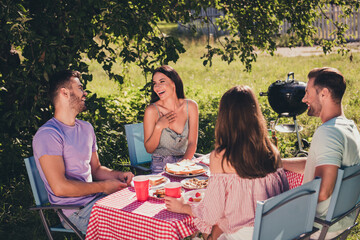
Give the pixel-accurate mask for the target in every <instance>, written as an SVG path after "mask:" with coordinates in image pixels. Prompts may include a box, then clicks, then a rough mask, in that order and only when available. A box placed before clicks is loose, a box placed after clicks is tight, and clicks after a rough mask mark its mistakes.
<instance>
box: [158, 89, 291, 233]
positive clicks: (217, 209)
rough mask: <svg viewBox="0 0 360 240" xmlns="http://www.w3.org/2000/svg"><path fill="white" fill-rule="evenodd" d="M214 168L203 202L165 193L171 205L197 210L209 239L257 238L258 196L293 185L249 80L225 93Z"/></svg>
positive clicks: (265, 196)
mask: <svg viewBox="0 0 360 240" xmlns="http://www.w3.org/2000/svg"><path fill="white" fill-rule="evenodd" d="M210 171H211V176H210V178H209V185H208V187H207V189H206V192H205V196H204V199H203V200H202V201H201V202H200V203H199V204H191V205H190V204H186V203H184V202H183V200H178V199H174V198H170V197H165V200H166V206H167V208H168V210H170V211H173V212H178V213H186V214H189V215H192V216H193V217H194V222H195V225H196V227H197V229H198V230H199V231H201V232H202V233H203V236H204V237H205V239H252V232H253V226H254V217H255V208H256V202H257V201H262V200H265V199H268V198H270V197H273V196H275V195H278V194H280V193H282V192H284V191H287V190H288V189H289V185H288V182H287V179H286V175H285V173H284V170H283V169H282V168H281V159H280V154H279V151H278V149H277V148H276V147H275V146H274V145H273V144H272V143H271V141H270V139H269V138H268V132H267V126H266V121H265V118H264V116H263V115H262V113H261V110H260V107H259V103H258V101H257V99H256V97H255V94H254V92H253V91H252V90H251V88H250V87H248V86H236V87H233V88H231V89H230V90H228V91H227V92H226V93H225V94H224V95H223V97H222V98H221V101H220V107H219V113H218V119H217V122H216V128H215V150H214V151H213V152H212V153H211V154H210Z"/></svg>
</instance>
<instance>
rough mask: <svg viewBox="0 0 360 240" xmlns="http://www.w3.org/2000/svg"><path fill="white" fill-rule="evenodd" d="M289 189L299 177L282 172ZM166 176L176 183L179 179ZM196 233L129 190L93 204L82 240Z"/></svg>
mask: <svg viewBox="0 0 360 240" xmlns="http://www.w3.org/2000/svg"><path fill="white" fill-rule="evenodd" d="M285 173H286V176H287V178H288V181H289V186H290V189H292V188H294V187H297V186H300V185H301V183H302V181H303V175H302V174H298V173H295V172H291V171H285ZM164 175H165V176H167V177H169V178H170V180H171V181H172V182H173V181H180V180H182V179H181V178H175V177H171V176H169V175H166V174H164ZM195 231H196V227H195V225H194V222H193V218H192V217H190V216H188V215H186V214H178V213H172V212H169V211H167V210H166V207H165V204H164V201H163V200H159V199H155V198H151V197H150V198H149V200H148V201H146V202H138V201H137V200H136V196H135V190H134V188H132V187H129V188H126V189H123V190H121V191H118V192H115V193H113V194H111V195H109V196H107V197H105V198H103V199H101V200H99V201H97V202H96V203H95V205H94V206H93V208H92V211H91V216H90V221H89V225H88V229H87V233H86V239H87V240H92V239H101V240H102V239H124V240H126V239H182V238H185V237H187V236H190V235H191V234H193V233H194V232H195Z"/></svg>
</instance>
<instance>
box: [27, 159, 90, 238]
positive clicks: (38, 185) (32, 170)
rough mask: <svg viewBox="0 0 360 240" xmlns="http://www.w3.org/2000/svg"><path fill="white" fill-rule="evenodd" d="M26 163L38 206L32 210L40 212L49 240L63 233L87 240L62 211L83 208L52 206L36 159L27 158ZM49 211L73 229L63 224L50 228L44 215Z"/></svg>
mask: <svg viewBox="0 0 360 240" xmlns="http://www.w3.org/2000/svg"><path fill="white" fill-rule="evenodd" d="M24 161H25V166H26V170H27V173H28V177H29V180H30V185H31V190H32V193H33V196H34V199H35V205H36V206H34V207H31V208H30V210H36V211H39V214H40V219H41V222H42V224H43V226H44V228H45V231H46V234H47V236H48V238H49V239H53V237H52V235H51V232H63V233H75V234H76V235H77V236H78V237H79V238H80V239H85V237H84V235H85V234H84V233H83V232H81V231H80V230H79V229H78V228H77V227H76V226H75V225H74V224H73V223H72V222H70V220H69V219H68V218H67V217H66V216H65V215H64V213H63V211H62V209H80V208H81V207H82V206H73V205H71V206H69V205H66V206H62V205H53V204H50V202H49V199H48V193H47V191H46V189H45V186H44V183H43V181H42V179H41V177H40V174H39V171H38V169H37V167H36V163H35V159H34V157H29V158H25V159H24ZM49 209H50V210H54V211H55V212H56V213H57V215H58V216H59V217H60V218H61V219H62V220H63V221H64V222H65V223H67V224H68V225H69V226H70V227H71V229H66V228H64V227H63V226H62V224H61V223H60V224H58V225H56V226H54V227H49V224H48V220H47V219H46V218H45V215H44V211H45V210H49Z"/></svg>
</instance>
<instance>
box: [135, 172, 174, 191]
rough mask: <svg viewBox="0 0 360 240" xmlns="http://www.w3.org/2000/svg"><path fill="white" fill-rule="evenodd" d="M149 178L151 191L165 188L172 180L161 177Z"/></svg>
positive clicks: (152, 176)
mask: <svg viewBox="0 0 360 240" xmlns="http://www.w3.org/2000/svg"><path fill="white" fill-rule="evenodd" d="M147 177H148V178H149V185H150V189H158V188H163V187H164V186H165V184H167V183H169V182H170V179H169V178H167V177H165V176H161V175H147ZM131 186H132V187H134V181H131Z"/></svg>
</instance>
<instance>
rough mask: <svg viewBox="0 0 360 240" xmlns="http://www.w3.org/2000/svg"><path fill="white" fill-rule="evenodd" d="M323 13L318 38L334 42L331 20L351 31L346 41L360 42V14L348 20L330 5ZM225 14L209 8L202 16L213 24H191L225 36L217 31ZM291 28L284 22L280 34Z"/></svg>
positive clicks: (182, 27) (181, 27)
mask: <svg viewBox="0 0 360 240" xmlns="http://www.w3.org/2000/svg"><path fill="white" fill-rule="evenodd" d="M323 11H324V12H325V13H326V17H325V16H321V17H320V18H319V19H317V20H316V21H315V22H314V23H313V25H314V26H315V27H316V28H317V29H318V32H317V37H318V38H320V39H326V40H333V39H335V34H334V31H335V30H336V27H335V26H334V24H333V23H332V22H331V21H330V20H329V19H331V20H332V21H334V22H335V21H339V22H340V23H343V24H346V25H347V26H348V27H349V29H348V30H347V31H346V34H345V35H346V36H345V37H346V39H347V40H348V41H360V12H359V11H357V12H355V11H354V12H352V13H351V14H350V16H349V17H347V18H341V14H342V11H341V9H340V7H339V6H335V5H329V6H328V7H327V8H325V9H323ZM223 15H224V13H222V12H220V11H218V10H217V9H215V8H208V9H206V12H205V11H204V10H202V11H201V16H202V17H204V16H207V17H208V18H209V19H210V20H211V21H212V23H205V22H204V21H202V20H196V21H194V22H192V23H191V25H193V26H194V27H195V28H196V30H197V31H198V32H200V33H204V34H207V33H211V34H219V35H223V34H225V32H224V31H216V28H217V26H216V24H215V23H216V19H217V18H219V17H220V16H223ZM289 28H290V23H288V22H284V24H283V25H282V26H281V27H280V29H279V33H280V34H286V31H287V30H288V29H289ZM178 29H179V30H180V31H184V32H187V31H190V25H189V24H186V25H182V24H180V23H179V24H178Z"/></svg>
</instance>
